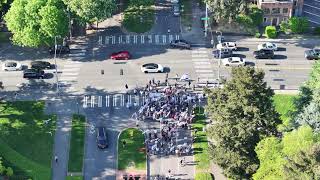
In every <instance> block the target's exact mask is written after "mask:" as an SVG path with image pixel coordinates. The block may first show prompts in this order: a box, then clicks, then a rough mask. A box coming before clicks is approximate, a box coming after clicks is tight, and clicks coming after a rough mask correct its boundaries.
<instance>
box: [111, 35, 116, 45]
mask: <svg viewBox="0 0 320 180" xmlns="http://www.w3.org/2000/svg"><path fill="white" fill-rule="evenodd" d="M111 40H112V44H115V43H116V37H115V36H112V37H111Z"/></svg>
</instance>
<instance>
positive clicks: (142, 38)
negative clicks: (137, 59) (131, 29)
mask: <svg viewBox="0 0 320 180" xmlns="http://www.w3.org/2000/svg"><path fill="white" fill-rule="evenodd" d="M141 43H142V44H144V35H141Z"/></svg>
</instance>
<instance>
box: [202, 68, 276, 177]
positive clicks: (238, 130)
mask: <svg viewBox="0 0 320 180" xmlns="http://www.w3.org/2000/svg"><path fill="white" fill-rule="evenodd" d="M231 74H232V79H231V80H230V81H227V82H226V83H225V85H224V87H223V88H222V89H214V90H210V91H208V106H207V110H208V112H209V114H210V116H211V119H212V120H213V121H214V123H213V124H212V126H211V127H210V128H209V129H208V135H209V137H210V138H211V139H213V141H214V144H213V145H212V146H211V147H210V154H211V156H212V158H213V160H214V162H216V163H217V164H218V165H220V166H221V167H222V168H223V169H224V173H225V174H226V175H227V176H228V177H230V178H233V179H243V178H249V177H250V176H251V175H252V174H253V173H254V172H255V171H256V169H257V168H258V159H257V157H256V153H255V151H254V149H255V146H256V144H257V143H258V142H259V141H260V139H262V138H264V137H266V136H270V135H276V134H277V130H276V127H277V125H278V124H279V123H280V122H281V121H280V119H279V114H278V113H277V112H276V111H275V108H274V106H273V104H272V96H273V91H272V90H271V89H270V88H269V87H267V85H266V82H264V80H263V78H264V73H263V72H262V71H255V69H254V68H252V67H238V68H233V69H232V73H231Z"/></svg>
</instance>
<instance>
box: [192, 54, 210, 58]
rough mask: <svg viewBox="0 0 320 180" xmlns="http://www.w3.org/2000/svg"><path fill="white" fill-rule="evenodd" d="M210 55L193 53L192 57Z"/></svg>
mask: <svg viewBox="0 0 320 180" xmlns="http://www.w3.org/2000/svg"><path fill="white" fill-rule="evenodd" d="M200 57H208V54H192V58H200Z"/></svg>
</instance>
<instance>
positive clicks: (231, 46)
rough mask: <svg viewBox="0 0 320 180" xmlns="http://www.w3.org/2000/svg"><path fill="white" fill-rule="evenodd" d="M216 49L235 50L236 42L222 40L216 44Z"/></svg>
mask: <svg viewBox="0 0 320 180" xmlns="http://www.w3.org/2000/svg"><path fill="white" fill-rule="evenodd" d="M217 49H219V50H221V49H230V50H237V44H236V43H235V42H223V43H219V44H217Z"/></svg>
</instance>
